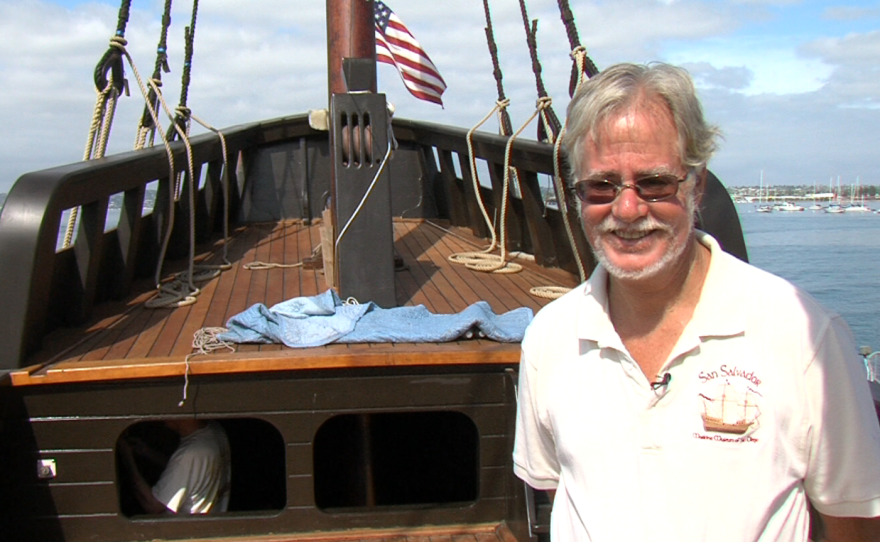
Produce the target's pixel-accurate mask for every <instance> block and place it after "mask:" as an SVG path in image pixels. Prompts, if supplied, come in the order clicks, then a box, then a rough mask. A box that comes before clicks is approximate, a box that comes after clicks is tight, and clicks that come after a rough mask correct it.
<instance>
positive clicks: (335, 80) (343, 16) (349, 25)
mask: <svg viewBox="0 0 880 542" xmlns="http://www.w3.org/2000/svg"><path fill="white" fill-rule="evenodd" d="M374 24H375V23H374V16H373V0H327V81H328V85H327V90H328V93H329V94H328V103H329V98H330V97H332V96H333V94H342V93H345V92H349V88H348V86H347V84H346V81H345V76H344V74H343V62H342V59H344V58H358V59H368V60H369V59H372V61H373V62H375V61H376V38H375V29H374ZM373 72H374V73H373V78H372V84H371V85H370V88H368V89H364V90H369V91H370V92H376V77H375V69H374V70H373ZM352 90H354V89H352Z"/></svg>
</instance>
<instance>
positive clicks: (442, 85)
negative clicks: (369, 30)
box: [374, 0, 446, 105]
mask: <svg viewBox="0 0 880 542" xmlns="http://www.w3.org/2000/svg"><path fill="white" fill-rule="evenodd" d="M374 10H375V13H374V16H375V27H376V32H375V34H376V60H377V61H378V62H383V63H385V64H390V65H392V66H394V67H396V68H397V72H398V73H399V74H400V78H401V80H402V81H403V84H404V86H406V88H407V90H408V91H409V92H410V94H412V95H413V96H415V97H416V98H419V99H420V100H426V101H429V102H433V103H436V104H440V105H443V102H442V100H441V96H442V95H443V92H444V91H445V90H446V82H445V81H444V80H443V77H441V76H440V71H439V70H438V69H437V67H436V66H435V65H434V63H433V62H432V61H431V59H430V58H429V57H428V55H427V53H425V51H424V49H422V46H421V45H419V42H418V41H417V40H416V38H415V37H414V36H413V35H412V33H411V32H410V31H409V29H408V28H407V27H406V25H405V24H403V21H401V20H400V18H398V17H397V15H395V14H394V12H393V11H391V9H390V8H388V6H386V5H385V4H384V3H383V2H382V1H381V0H376V1H375V2H374Z"/></svg>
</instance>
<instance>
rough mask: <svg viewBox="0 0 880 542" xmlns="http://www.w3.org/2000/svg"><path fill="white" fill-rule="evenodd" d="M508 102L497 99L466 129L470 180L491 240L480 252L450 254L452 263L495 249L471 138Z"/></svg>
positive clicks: (464, 262) (474, 260)
mask: <svg viewBox="0 0 880 542" xmlns="http://www.w3.org/2000/svg"><path fill="white" fill-rule="evenodd" d="M509 104H510V100H508V99H504V100H503V101H501V100H499V101H497V102H495V106H494V107H493V108H492V109H491V110H490V111H489V112H488V113H487V114H486V116H485V117H483V119H482V120H480V122H478V123H477V124H475V125H474V126H473V128H471V129H470V130H468V133H467V135H466V136H465V141H467V147H468V158H469V159H470V169H471V180H472V181H473V184H474V196H475V197H476V199H477V203H478V204H479V207H480V212H481V213H483V219H484V220H485V221H486V226H487V227H488V229H489V233H490V235H491V237H492V242H491V243H490V244H489V246H488V247H487V248H485V249H483V250H482V251H480V252H458V253H454V254H450V255H449V256H448V257H447V258H446V259H447V260H448V261H450V262H452V263H458V264H462V265H464V266H466V267H467V266H468V264H469V263H471V264H473V263H479V262H482V261H483V259H484V255H485V254H486V253H489V252H492V251H493V250H495V247H496V245H497V237H496V232H495V227H494V226H493V225H492V219H490V218H489V213H488V212H487V211H486V205H485V204H484V203H483V197H482V193H481V190H480V179H479V177H480V176H479V174H478V173H477V161H476V157H475V156H474V143H473V138H474V132H475V131H476V130H477V128H479V127H480V126H482V125H483V124H484V123H485V122H486V121H487V120H489V118H490V117H491V116H492V115H493V114H495V112H496V111H500V110H502V109H506V108H507V106H508V105H509Z"/></svg>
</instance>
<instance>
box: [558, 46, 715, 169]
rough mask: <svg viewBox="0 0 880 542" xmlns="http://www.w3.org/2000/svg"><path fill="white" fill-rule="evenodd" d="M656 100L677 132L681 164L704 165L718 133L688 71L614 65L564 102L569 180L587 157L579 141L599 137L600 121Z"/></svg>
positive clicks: (654, 65) (663, 66) (656, 65)
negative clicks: (661, 104) (667, 112)
mask: <svg viewBox="0 0 880 542" xmlns="http://www.w3.org/2000/svg"><path fill="white" fill-rule="evenodd" d="M652 98H659V99H661V100H662V101H663V102H664V103H665V104H666V105H667V106H668V107H669V111H670V113H672V118H673V121H674V122H675V127H676V129H677V130H678V146H679V154H680V156H681V161H682V165H684V166H685V167H687V168H695V169H697V170H698V171H699V170H701V169H703V168H704V167H706V164H707V163H708V162H709V159H710V158H711V157H712V155H713V154H714V153H715V150H716V148H717V143H716V140H717V138H718V137H720V135H721V131H720V130H719V129H718V128H717V127H715V126H712V125H710V124H708V123H707V122H706V121H705V119H704V118H703V108H702V106H701V105H700V101H699V100H698V99H697V94H696V90H695V89H694V83H693V80H692V79H691V76H690V74H689V73H688V72H687V71H686V70H684V69H683V68H679V67H676V66H672V65H669V64H663V63H660V62H656V63H651V64H647V65H643V64H628V63H623V64H616V65H614V66H611V67H610V68H608V69H606V70H605V71H603V72H601V73H600V74H599V75H597V76H595V77H593V78H592V79H590V80H589V81H587V82H585V83H584V84H583V85H581V87H580V89H578V92H577V94H575V96H574V98H572V100H571V102H570V103H569V104H568V111H567V114H568V119H567V121H566V129H565V136H564V138H563V141H562V145H563V147H564V148H565V151H566V153H567V155H568V165H569V168H570V173H571V174H572V177H571V178H572V179H577V178H578V175H580V174H581V173H582V169H581V168H582V167H583V165H584V162H585V159H586V157H585V156H584V140H585V139H586V138H587V137H588V136H589V137H591V138H592V139H593V140H594V141H598V127H599V126H600V125H601V124H602V122H603V121H604V120H605V119H607V118H609V117H611V116H612V115H614V114H615V113H619V112H623V111H625V110H626V109H627V108H628V107H630V106H631V105H633V104H634V103H636V102H638V101H639V100H643V99H652Z"/></svg>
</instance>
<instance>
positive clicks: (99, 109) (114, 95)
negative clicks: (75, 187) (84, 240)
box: [61, 4, 128, 248]
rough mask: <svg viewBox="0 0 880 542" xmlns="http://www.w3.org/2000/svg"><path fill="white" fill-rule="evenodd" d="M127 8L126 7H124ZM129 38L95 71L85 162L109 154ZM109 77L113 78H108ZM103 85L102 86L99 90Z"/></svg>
mask: <svg viewBox="0 0 880 542" xmlns="http://www.w3.org/2000/svg"><path fill="white" fill-rule="evenodd" d="M123 5H124V4H123ZM124 11H125V14H126V15H125V21H127V20H128V17H127V13H128V11H127V9H125V10H124ZM122 21H123V18H122V14H120V25H122V29H123V30H122V31H120V30H117V33H119V32H123V33H124V28H125V27H124V24H123V22H122ZM126 43H127V42H126V41H125V38H123V37H122V36H121V35H116V36H113V37H111V38H110V45H109V47H108V50H107V52H106V53H104V56H103V57H102V58H101V60H100V61H99V62H98V66H97V68H95V85H96V86H95V93H96V97H95V109H94V112H93V113H92V121H91V123H90V124H89V132H88V135H87V136H86V147H85V151H84V152H83V160H84V161H85V160H92V159H96V158H103V157H104V153H105V152H106V150H107V141H108V140H109V139H110V128H111V127H112V125H113V118H114V117H115V115H116V103H117V100H118V98H119V95H120V93H121V92H123V91H125V92H126V93H127V91H128V87H127V84H126V82H125V74H124V71H123V66H122V55H121V54H120V53H119V47H122V48H123V50H124V47H125V45H126ZM107 74H109V75H107ZM99 84H100V86H98V85H99ZM78 216H79V207H73V208H71V209H70V216H69V217H68V219H67V228H66V230H65V231H64V241H63V243H62V245H61V246H62V248H68V247H69V246H70V243H71V242H72V241H73V234H74V231H75V227H76V220H77V217H78Z"/></svg>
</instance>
